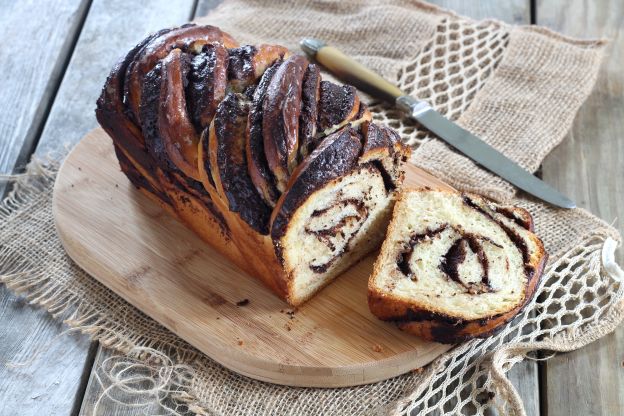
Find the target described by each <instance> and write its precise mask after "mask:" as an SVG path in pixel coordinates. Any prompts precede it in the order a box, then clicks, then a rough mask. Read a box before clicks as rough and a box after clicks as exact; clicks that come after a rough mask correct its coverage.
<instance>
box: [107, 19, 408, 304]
mask: <svg viewBox="0 0 624 416" xmlns="http://www.w3.org/2000/svg"><path fill="white" fill-rule="evenodd" d="M96 117H97V119H98V122H99V123H100V124H101V125H102V127H103V128H104V129H105V131H106V132H107V133H108V134H109V136H110V137H111V138H112V140H113V142H114V145H115V152H116V154H117V157H118V160H119V164H120V167H121V169H122V171H123V172H124V173H125V174H126V176H127V177H128V179H129V180H130V181H131V182H132V184H133V185H135V186H136V187H137V188H138V189H139V191H140V192H141V193H143V194H145V195H147V196H148V197H149V198H150V199H152V200H154V201H155V202H156V203H158V204H159V205H160V206H161V207H162V208H163V209H165V210H166V211H167V212H169V213H170V214H172V215H174V216H176V217H177V218H178V219H179V220H180V221H182V222H183V223H184V224H185V225H186V226H188V227H189V228H190V229H191V230H193V231H194V232H195V233H196V234H198V235H199V236H200V237H201V238H202V239H203V240H205V241H206V242H208V243H209V244H210V245H211V246H213V247H214V248H215V249H217V250H218V251H219V252H220V253H222V254H223V255H225V256H227V257H228V258H229V259H230V260H231V261H232V262H233V263H235V264H236V265H237V266H239V267H240V268H241V269H243V270H244V271H246V272H247V273H248V274H250V275H252V276H255V277H257V278H258V279H260V280H261V281H262V282H263V283H264V284H265V285H266V286H267V287H268V288H270V289H271V290H272V291H273V292H275V293H276V294H277V295H278V296H279V297H281V298H283V299H284V300H286V301H287V302H289V303H290V304H293V305H296V304H300V303H301V302H303V301H304V300H306V299H307V298H309V297H310V296H311V295H312V294H313V292H310V293H309V294H308V295H306V296H304V297H301V296H295V295H293V291H294V285H295V283H296V282H297V279H298V273H297V271H296V270H294V271H293V270H291V271H286V269H285V268H284V264H283V258H282V257H281V254H280V253H281V250H282V249H283V247H280V238H281V236H282V235H283V234H284V233H286V232H287V230H288V225H289V224H288V221H289V219H290V218H292V216H293V215H295V214H297V210H298V209H299V207H301V206H309V205H310V204H313V202H314V195H315V193H317V192H319V191H322V190H323V189H324V188H325V187H326V186H328V185H329V184H330V183H335V182H340V181H341V180H343V179H344V178H345V177H348V176H349V175H356V174H362V172H370V175H371V177H376V178H378V179H377V180H378V181H380V180H379V177H380V175H382V176H383V175H386V176H388V177H391V178H393V179H392V180H393V181H395V182H396V183H394V182H393V187H392V190H384V191H383V194H384V195H385V196H384V198H387V199H388V201H387V202H388V203H393V201H394V187H395V185H397V186H398V185H399V184H400V180H401V179H402V175H398V176H397V175H396V173H397V172H398V166H399V164H400V163H402V162H403V161H404V160H405V158H406V156H405V155H406V154H408V153H409V150H408V148H406V147H403V146H401V145H400V144H397V143H395V142H392V141H391V140H386V139H387V138H388V137H391V136H392V137H394V136H393V134H395V133H393V132H390V131H389V130H388V129H387V128H381V127H379V128H377V130H375V127H373V128H372V130H375V131H378V130H379V131H381V132H383V134H382V135H383V137H384V139H383V140H377V139H376V141H375V143H374V145H373V144H372V143H369V142H367V136H366V131H367V129H369V124H368V123H370V119H371V114H370V112H368V110H367V109H366V107H365V106H364V105H360V101H359V97H358V96H357V94H356V92H355V89H354V88H353V87H350V86H337V85H334V84H332V83H329V82H325V81H321V76H320V72H319V69H318V67H317V66H316V65H314V64H310V63H309V62H308V61H307V60H306V59H305V58H304V57H302V56H297V55H294V56H290V55H289V53H288V51H287V50H286V49H285V48H284V47H282V46H279V45H259V46H252V45H246V46H240V45H239V44H238V43H237V42H236V41H235V40H234V39H233V38H232V37H231V36H230V35H228V34H227V33H224V32H222V31H221V30H220V29H218V28H216V27H213V26H195V25H192V24H190V25H184V26H181V27H179V28H174V29H165V30H162V31H159V32H157V33H155V34H153V35H151V36H149V37H148V38H146V39H145V40H143V41H142V42H141V43H139V44H138V45H137V46H136V47H135V48H133V49H132V50H131V51H130V52H129V53H128V54H127V55H126V56H125V57H123V58H122V59H121V60H120V61H119V63H118V64H117V65H115V66H114V67H113V69H112V71H111V73H110V75H109V77H108V78H107V80H106V83H105V85H104V88H103V90H102V93H101V96H100V98H99V99H98V102H97V108H96ZM350 123H351V124H350ZM364 124H366V127H364ZM371 126H372V124H371ZM319 129H322V131H321V130H319ZM363 147H366V148H367V149H368V150H369V151H367V152H366V154H364V153H363V151H362V149H363ZM397 155H401V156H397ZM339 159H340V160H342V159H344V163H342V164H340V163H336V161H338V160H339ZM347 159H348V160H347ZM380 188H381V189H382V190H383V187H380ZM299 217H301V215H299ZM360 251H362V252H364V251H365V250H360ZM369 251H370V250H369ZM355 261H357V258H354V259H351V260H348V262H347V263H345V264H346V265H347V266H348V265H350V264H352V263H354V262H355ZM308 273H309V272H308ZM327 283H329V281H326V282H324V284H327ZM324 284H323V285H324ZM319 288H320V287H319ZM316 290H318V289H315V291H316ZM315 291H314V292H315Z"/></svg>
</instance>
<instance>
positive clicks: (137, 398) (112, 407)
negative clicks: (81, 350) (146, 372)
mask: <svg viewBox="0 0 624 416" xmlns="http://www.w3.org/2000/svg"><path fill="white" fill-rule="evenodd" d="M113 355H114V353H113V352H112V351H111V350H110V349H107V348H99V349H98V351H97V354H96V356H95V361H94V363H93V370H92V371H91V374H90V376H89V382H88V385H87V389H86V391H85V394H84V399H83V401H82V406H81V407H80V413H79V415H80V416H99V415H106V416H135V415H137V416H138V415H154V416H155V415H166V414H169V413H167V412H166V411H165V409H163V408H162V407H161V406H160V405H159V404H158V400H157V397H156V396H153V395H148V394H141V395H138V394H124V392H123V391H121V390H120V389H116V388H111V384H110V381H109V380H108V379H107V378H106V375H105V374H104V373H103V372H102V371H101V370H100V369H101V368H102V365H103V364H105V361H106V360H107V359H110V358H111V357H113ZM98 375H99V377H100V379H99V380H98ZM134 386H135V387H136V385H134ZM106 388H109V390H108V391H107V392H106V394H104V393H105V392H104V389H106Z"/></svg>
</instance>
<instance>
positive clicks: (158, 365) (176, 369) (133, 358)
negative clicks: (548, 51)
mask: <svg viewBox="0 0 624 416" xmlns="http://www.w3.org/2000/svg"><path fill="white" fill-rule="evenodd" d="M57 169H58V163H52V164H47V165H46V164H43V163H41V162H40V161H33V162H32V163H31V164H30V165H29V167H28V169H27V172H26V173H25V174H23V175H19V176H18V177H16V178H14V185H15V186H14V189H13V190H12V191H11V192H10V194H9V196H8V197H7V198H6V199H5V200H4V201H3V202H2V204H0V224H5V225H6V224H9V223H10V222H11V221H19V220H20V216H21V215H23V214H25V213H27V212H29V209H30V208H31V207H32V205H33V204H37V203H41V202H42V201H44V200H45V198H43V195H44V194H45V193H46V191H48V192H50V191H51V187H52V184H53V182H54V178H55V174H56V172H57ZM578 211H579V212H578V215H580V216H587V218H588V219H592V218H594V217H592V216H591V214H589V213H586V212H585V211H582V210H578ZM598 225H599V226H600V227H602V228H601V230H598V231H596V232H591V233H589V234H587V235H585V236H584V237H583V238H582V239H581V240H574V241H571V242H570V244H569V247H568V248H567V249H566V250H563V252H562V253H560V256H559V257H560V258H559V259H557V258H553V260H554V262H552V263H551V264H550V265H549V268H548V270H547V271H546V273H545V279H544V280H543V281H542V286H543V285H544V284H545V282H548V279H549V277H548V276H550V275H551V274H552V273H551V270H552V269H554V268H556V267H557V264H559V263H561V261H562V259H565V258H566V257H570V256H572V255H574V252H575V250H576V247H579V246H581V245H585V244H586V243H585V242H587V241H594V240H596V239H598V240H599V243H594V247H598V248H595V249H594V251H593V252H592V253H591V254H590V255H588V256H587V258H584V259H583V261H584V262H585V263H587V264H590V265H593V267H594V269H593V270H599V271H600V272H601V273H603V274H604V275H605V277H604V278H608V279H612V280H613V281H621V280H622V278H623V276H624V273H623V272H622V270H621V269H620V268H619V267H618V266H617V264H616V263H615V261H614V259H613V252H614V250H615V248H616V246H617V243H616V239H618V235H617V233H615V231H614V230H613V229H612V228H610V227H608V226H607V225H606V224H604V223H603V222H602V221H599V220H598ZM596 244H598V245H596ZM598 264H599V266H597V265H598ZM53 277H54V276H50V275H49V274H48V273H47V270H46V267H45V265H40V266H37V267H34V268H33V267H32V265H29V264H28V263H26V262H23V261H21V259H20V256H19V253H12V252H9V251H6V250H4V249H3V250H2V251H0V282H2V283H4V284H5V285H6V286H7V287H8V288H9V289H11V290H12V291H14V292H15V293H18V294H21V295H23V296H24V297H25V298H26V299H27V300H28V301H29V302H30V303H32V304H36V305H38V306H40V307H43V308H45V309H46V310H47V311H48V312H49V313H50V314H51V315H52V316H53V317H55V318H57V319H62V320H63V321H64V322H65V323H66V324H67V325H68V326H69V327H70V328H72V329H75V330H78V331H81V332H82V333H84V334H87V335H88V336H89V337H90V338H91V339H93V340H96V341H98V342H100V343H102V345H104V346H106V347H109V348H112V349H114V350H117V351H119V352H121V353H122V354H124V355H123V356H121V357H120V356H117V357H112V358H111V359H110V360H113V361H111V362H113V363H114V365H111V368H110V369H103V368H100V369H96V371H99V372H100V373H101V372H102V371H103V372H104V375H103V376H98V380H100V382H102V383H103V385H105V383H104V381H102V380H101V379H102V378H103V379H106V380H108V383H109V385H108V386H106V388H105V389H104V393H102V397H100V400H101V399H102V398H103V397H104V396H108V397H109V398H110V395H111V391H113V390H115V389H120V388H122V389H123V390H124V391H125V392H126V393H127V392H128V391H131V390H132V388H130V387H129V386H128V385H126V381H124V380H123V379H121V380H120V379H118V378H117V377H116V376H115V374H113V373H119V372H120V369H123V368H128V367H130V366H135V367H141V366H143V367H144V368H147V369H148V370H149V371H147V373H148V374H152V375H153V377H154V379H157V382H155V385H156V386H158V388H156V387H153V388H152V389H151V390H149V391H148V393H150V394H152V395H153V396H154V397H155V400H158V402H159V403H160V404H161V405H162V406H163V407H165V408H167V409H168V410H169V411H171V412H173V413H174V414H176V413H177V411H176V406H179V405H180V403H181V404H182V405H183V406H184V409H186V410H188V409H193V411H194V412H196V413H200V414H201V413H202V412H203V411H205V412H211V413H206V414H219V411H218V409H214V408H210V407H209V406H207V405H206V403H205V402H204V401H202V400H201V399H200V398H199V397H200V395H201V391H200V389H201V388H202V385H201V383H198V382H197V373H196V372H197V371H201V368H202V366H201V361H202V358H204V357H203V356H202V355H201V353H199V352H198V351H196V350H194V349H193V348H192V347H190V346H188V348H183V345H185V343H183V342H180V343H179V344H178V343H174V344H175V345H174V344H172V343H167V342H162V341H161V340H154V339H149V337H146V335H148V334H138V333H128V332H127V330H124V328H121V327H120V325H119V322H113V321H111V319H110V318H109V317H108V316H107V315H106V313H105V312H106V310H104V311H102V310H98V308H95V307H93V305H89V304H86V303H85V302H84V301H83V299H81V298H80V296H78V295H76V294H75V293H71V292H65V291H61V290H60V289H59V287H58V285H56V284H55V281H54V279H53ZM623 287H624V286H623V285H619V288H618V290H617V292H616V293H614V294H613V299H612V300H611V302H610V304H609V308H608V309H606V313H604V314H603V315H602V316H600V319H599V320H598V319H597V318H598V316H596V319H595V320H594V321H592V322H590V323H588V324H587V325H584V326H583V327H581V328H577V329H575V330H564V331H560V332H557V333H556V334H555V336H553V337H552V338H550V339H543V340H539V341H537V340H534V341H531V342H512V343H508V344H502V345H501V346H500V347H497V348H493V349H492V350H491V351H488V352H485V353H483V352H481V351H480V350H478V348H477V346H478V344H479V343H481V342H483V340H474V341H471V342H468V343H465V344H462V345H459V346H458V347H456V348H455V349H453V350H451V351H449V352H448V353H446V354H445V355H443V356H441V357H439V358H438V359H436V360H435V361H434V362H433V363H432V364H430V365H429V366H427V367H426V368H425V369H424V371H422V372H421V373H420V374H414V375H412V376H410V377H409V378H408V379H406V380H405V382H406V383H408V384H410V385H414V386H416V387H415V388H414V389H413V390H412V391H411V392H408V393H407V394H406V395H404V396H403V397H401V398H399V399H398V400H397V401H396V402H395V403H394V404H391V405H390V407H389V410H388V408H386V410H382V409H383V406H382V408H379V409H377V410H376V411H375V412H374V413H371V414H378V413H379V414H382V413H385V412H386V411H388V412H389V413H391V414H405V412H406V409H409V408H410V406H411V408H414V407H413V406H414V403H418V402H419V400H420V402H423V401H424V398H423V397H420V396H422V395H423V392H424V389H426V388H427V386H430V385H431V384H432V383H435V382H436V380H437V379H439V377H440V375H442V374H445V372H446V368H447V365H448V363H449V360H453V359H455V360H457V357H461V356H462V355H466V354H468V353H473V354H481V355H483V357H484V359H485V360H487V362H488V363H489V377H491V379H492V382H493V384H492V386H491V387H492V389H493V390H495V391H496V392H497V394H498V397H499V402H500V401H502V405H501V404H498V405H499V406H502V408H503V409H505V411H506V414H517V415H524V414H525V413H524V408H523V405H522V401H521V399H520V397H519V395H518V393H517V391H516V390H515V388H514V386H513V385H512V384H511V382H510V381H509V379H508V378H507V377H506V375H505V374H506V372H507V371H508V370H509V369H510V368H511V366H512V365H513V364H515V363H517V362H520V361H521V360H522V359H523V357H525V356H526V354H527V353H529V352H530V351H535V350H538V349H546V350H551V351H571V350H574V349H577V348H580V347H582V346H585V345H587V344H589V343H591V342H593V341H595V340H597V339H599V338H601V337H602V336H604V335H606V334H608V333H610V332H612V331H613V330H615V328H616V327H617V326H618V325H619V323H620V322H621V321H622V319H623V317H624V300H623V295H624V294H623V290H624V289H623ZM543 289H544V288H543V287H540V291H542V290H543ZM536 299H537V298H536ZM535 302H536V300H535V299H534V300H533V302H532V303H531V304H530V305H529V307H528V308H527V310H532V309H533V308H534V307H535ZM526 313H527V312H526V311H525V315H526ZM523 319H524V318H523ZM514 325H516V324H514ZM181 347H182V348H181ZM115 360H116V361H115ZM193 363H195V364H197V365H193ZM111 383H112V384H111ZM412 383H413V384H412ZM442 384H444V383H442ZM134 393H135V394H144V393H145V391H140V390H137V391H134ZM98 403H99V401H98ZM171 403H175V404H174V405H172V404H171ZM212 412H214V413H212ZM295 414H297V413H296V412H295Z"/></svg>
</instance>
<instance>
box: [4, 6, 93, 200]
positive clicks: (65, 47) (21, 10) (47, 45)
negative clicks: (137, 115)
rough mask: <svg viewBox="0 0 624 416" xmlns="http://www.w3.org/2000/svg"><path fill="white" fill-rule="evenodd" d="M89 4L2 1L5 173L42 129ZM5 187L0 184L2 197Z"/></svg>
mask: <svg viewBox="0 0 624 416" xmlns="http://www.w3.org/2000/svg"><path fill="white" fill-rule="evenodd" d="M88 6H89V2H88V1H87V0H71V1H63V0H56V1H48V2H36V1H32V0H31V1H2V2H1V3H0V8H1V9H2V13H0V38H1V39H2V43H3V46H2V48H0V63H1V64H2V76H1V77H0V91H2V94H0V137H1V138H2V139H1V140H0V172H2V173H7V172H9V173H10V172H12V171H13V168H14V166H15V163H16V161H17V160H18V156H19V155H20V152H21V150H22V149H23V148H28V149H30V147H31V146H32V143H34V142H35V140H36V137H37V135H38V134H39V132H40V131H41V126H42V125H43V123H44V122H45V119H46V116H47V110H48V108H49V106H50V103H51V100H52V99H53V98H54V94H55V92H56V88H57V86H58V83H59V81H60V79H61V77H62V75H63V71H64V69H65V66H66V63H67V59H68V57H69V56H70V54H71V52H72V45H73V44H74V42H75V39H76V37H77V36H78V33H79V31H80V28H81V26H82V21H83V19H84V15H85V13H86V11H87V10H88ZM4 189H5V184H4V183H2V182H0V195H2V194H3V192H4Z"/></svg>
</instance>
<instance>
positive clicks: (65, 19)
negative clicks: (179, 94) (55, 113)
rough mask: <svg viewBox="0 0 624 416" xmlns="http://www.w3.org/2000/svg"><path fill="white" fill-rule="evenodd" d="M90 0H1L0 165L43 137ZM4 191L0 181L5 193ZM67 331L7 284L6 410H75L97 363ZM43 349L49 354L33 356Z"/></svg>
mask: <svg viewBox="0 0 624 416" xmlns="http://www.w3.org/2000/svg"><path fill="white" fill-rule="evenodd" d="M88 6H89V2H88V1H81V0H72V1H50V2H46V3H40V2H34V1H23V2H13V1H3V2H2V3H1V4H0V8H1V9H2V13H0V36H1V37H2V39H3V47H2V48H1V49H0V63H1V65H2V77H0V91H2V93H1V94H0V138H1V139H0V172H2V173H6V172H11V171H13V169H14V166H15V164H16V161H18V160H19V159H20V153H21V150H22V149H30V147H32V144H33V143H34V141H35V139H36V137H37V136H38V134H39V132H40V130H41V126H42V124H43V122H44V121H45V119H46V116H47V110H48V108H49V106H50V102H51V100H52V99H53V97H54V94H55V93H56V89H57V87H58V83H59V81H60V79H61V77H62V74H63V71H64V69H65V66H66V64H67V59H68V57H69V56H70V54H71V52H72V50H73V44H74V42H75V39H76V38H77V36H78V33H79V31H80V28H81V27H82V22H83V19H84V15H85V14H86V11H87V10H88ZM4 190H5V184H4V183H0V195H2V194H3V193H4ZM62 330H63V327H62V325H61V324H59V323H58V322H55V321H53V320H51V319H49V318H48V317H47V314H46V313H45V312H44V311H42V310H38V309H36V308H33V307H31V306H29V305H27V304H26V303H25V302H24V301H23V300H20V299H18V298H16V297H15V296H13V295H12V294H11V293H10V292H9V291H8V290H7V289H6V288H5V287H0V340H1V342H0V392H2V397H3V400H0V414H7V415H9V414H24V415H26V414H39V413H40V412H41V407H42V405H44V404H45V407H46V409H48V410H47V413H48V414H51V415H66V414H69V413H70V412H71V411H72V409H73V408H74V405H75V396H76V392H77V391H78V390H79V387H80V385H81V379H82V376H83V373H84V372H85V365H86V364H87V363H89V364H88V365H87V367H88V366H89V365H90V360H89V342H88V341H87V340H86V339H83V338H80V337H73V336H64V337H62V338H61V339H59V340H58V341H56V342H53V340H54V338H55V337H56V336H57V335H58V334H59V333H60V332H61V331H62ZM50 343H52V344H51V345H50V346H49V348H47V347H46V345H49V344H50ZM39 351H41V354H42V355H43V357H40V358H38V359H36V360H32V357H33V355H35V354H37V352H39ZM46 354H49V355H46ZM47 357H54V364H53V365H49V362H48V361H46V358H47ZM31 360H32V361H33V363H32V364H30V365H26V366H17V367H13V366H11V363H18V364H19V363H24V362H29V361H31ZM51 370H52V371H51ZM87 374H88V369H87Z"/></svg>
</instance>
